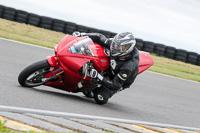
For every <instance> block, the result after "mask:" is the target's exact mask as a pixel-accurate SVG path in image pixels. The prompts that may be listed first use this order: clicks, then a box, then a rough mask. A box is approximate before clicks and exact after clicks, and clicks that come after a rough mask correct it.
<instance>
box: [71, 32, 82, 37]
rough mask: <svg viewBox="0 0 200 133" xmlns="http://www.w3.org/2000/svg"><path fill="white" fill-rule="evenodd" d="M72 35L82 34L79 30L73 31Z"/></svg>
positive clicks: (78, 35)
mask: <svg viewBox="0 0 200 133" xmlns="http://www.w3.org/2000/svg"><path fill="white" fill-rule="evenodd" d="M72 36H77V37H80V36H81V33H80V32H78V31H74V32H73V33H72Z"/></svg>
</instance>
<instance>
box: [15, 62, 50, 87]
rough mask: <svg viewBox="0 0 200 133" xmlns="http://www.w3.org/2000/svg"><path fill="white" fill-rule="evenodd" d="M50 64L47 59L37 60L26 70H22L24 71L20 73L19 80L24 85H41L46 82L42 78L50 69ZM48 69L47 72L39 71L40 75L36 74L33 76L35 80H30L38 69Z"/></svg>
mask: <svg viewBox="0 0 200 133" xmlns="http://www.w3.org/2000/svg"><path fill="white" fill-rule="evenodd" d="M50 67H51V66H50V65H49V63H48V61H47V60H42V61H39V62H36V63H34V64H31V65H30V66H28V67H26V68H25V69H24V70H22V72H21V73H20V74H19V76H18V82H19V84H20V85H21V86H24V87H36V86H40V85H43V84H44V81H41V78H42V77H44V76H45V75H46V74H47V73H48V72H49V71H48V70H49V69H50ZM42 69H44V70H47V71H46V72H45V71H44V72H42V73H40V72H39V75H35V77H34V76H33V79H32V78H31V79H32V80H33V81H30V80H29V79H28V78H29V77H30V76H31V75H33V74H35V73H36V72H37V71H40V70H42Z"/></svg>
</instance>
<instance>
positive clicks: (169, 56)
mask: <svg viewBox="0 0 200 133" xmlns="http://www.w3.org/2000/svg"><path fill="white" fill-rule="evenodd" d="M165 57H167V58H169V59H174V54H166V53H165Z"/></svg>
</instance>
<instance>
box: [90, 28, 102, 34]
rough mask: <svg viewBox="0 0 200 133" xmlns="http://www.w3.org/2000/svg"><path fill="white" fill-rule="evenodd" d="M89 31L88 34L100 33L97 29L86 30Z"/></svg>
mask: <svg viewBox="0 0 200 133" xmlns="http://www.w3.org/2000/svg"><path fill="white" fill-rule="evenodd" d="M88 30H89V31H88V32H89V33H100V30H99V29H95V28H89V29H88Z"/></svg>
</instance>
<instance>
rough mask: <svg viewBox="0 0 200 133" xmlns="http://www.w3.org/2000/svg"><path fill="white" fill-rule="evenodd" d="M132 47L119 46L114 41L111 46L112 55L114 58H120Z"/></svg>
mask: <svg viewBox="0 0 200 133" xmlns="http://www.w3.org/2000/svg"><path fill="white" fill-rule="evenodd" d="M130 47H131V44H130V45H119V44H118V43H116V42H115V41H113V42H112V43H111V45H110V50H111V55H112V56H118V55H119V56H120V55H121V54H123V53H125V52H126V51H127V50H128V49H129V48H130Z"/></svg>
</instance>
